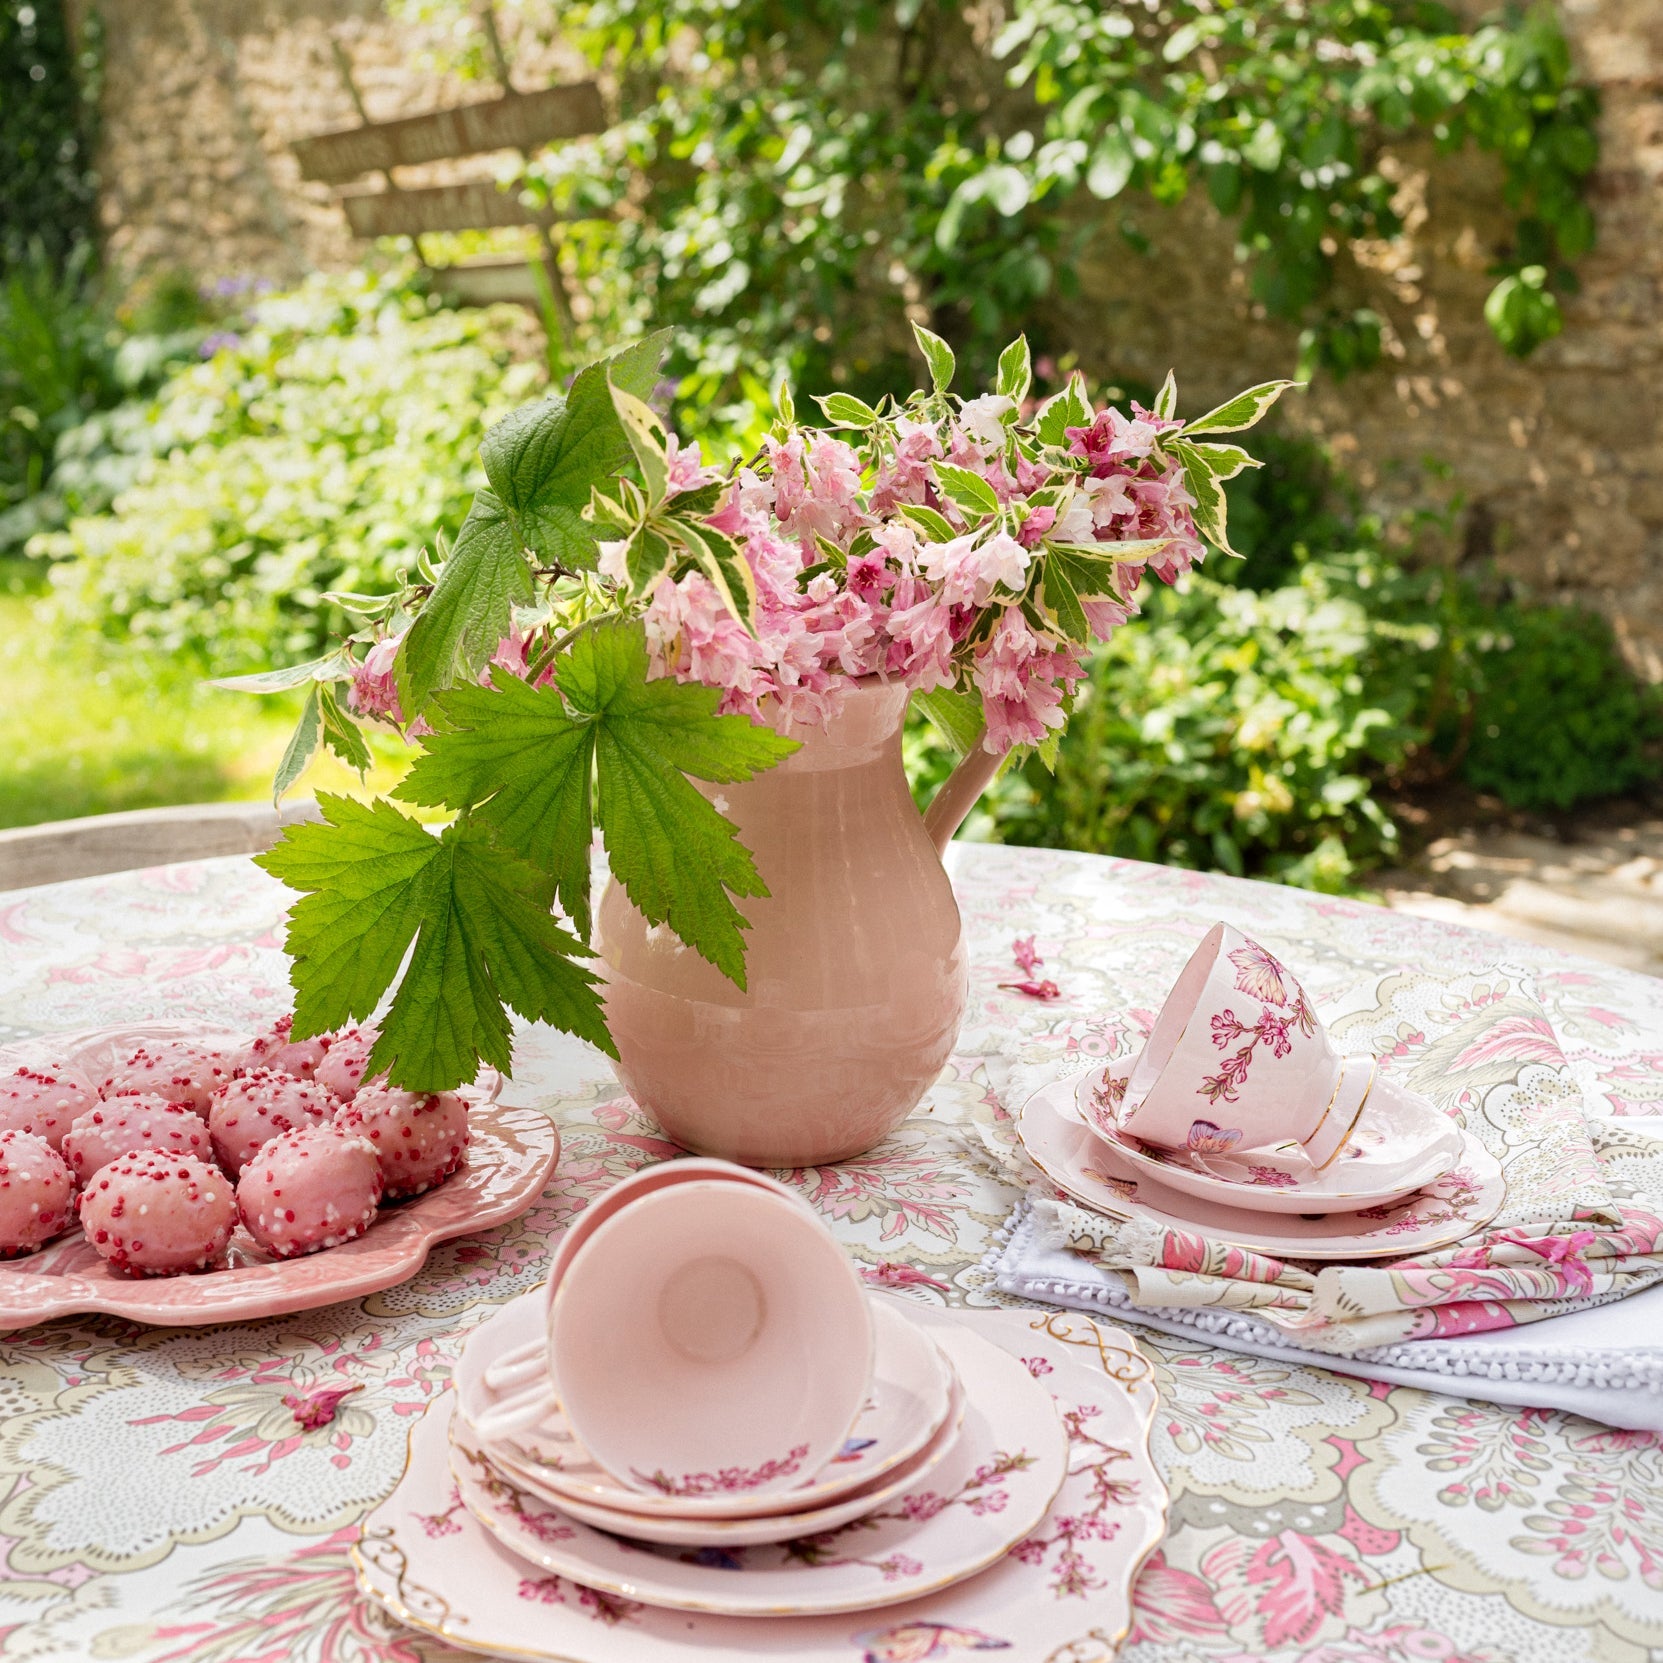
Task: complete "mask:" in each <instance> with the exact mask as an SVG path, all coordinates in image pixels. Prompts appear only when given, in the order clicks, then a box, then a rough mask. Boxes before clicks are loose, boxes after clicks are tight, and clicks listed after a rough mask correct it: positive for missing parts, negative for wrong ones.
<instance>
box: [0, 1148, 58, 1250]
mask: <svg viewBox="0 0 1663 1663" xmlns="http://www.w3.org/2000/svg"><path fill="white" fill-rule="evenodd" d="M74 1221H75V1179H74V1176H73V1175H72V1174H71V1172H70V1170H69V1167H68V1165H67V1164H66V1163H65V1161H64V1159H63V1157H62V1156H61V1155H60V1154H58V1152H57V1151H56V1150H55V1149H54V1148H53V1147H52V1146H51V1144H49V1143H48V1142H47V1141H46V1139H45V1138H43V1137H38V1136H36V1134H35V1133H33V1132H18V1131H10V1132H0V1258H5V1259H15V1258H16V1257H18V1255H19V1254H22V1253H33V1252H34V1251H35V1250H36V1249H37V1248H39V1247H43V1246H44V1245H45V1244H46V1243H47V1242H49V1241H51V1239H52V1238H53V1237H54V1236H58V1235H62V1234H63V1232H64V1231H65V1230H67V1229H68V1228H69V1227H70V1225H71V1224H72V1223H74Z"/></svg>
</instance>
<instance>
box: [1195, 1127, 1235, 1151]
mask: <svg viewBox="0 0 1663 1663" xmlns="http://www.w3.org/2000/svg"><path fill="white" fill-rule="evenodd" d="M1240 1142H1241V1131H1240V1129H1239V1128H1237V1127H1235V1126H1215V1125H1214V1124H1213V1123H1212V1121H1210V1120H1192V1121H1191V1122H1190V1135H1189V1138H1188V1142H1187V1147H1188V1148H1189V1151H1190V1153H1191V1154H1192V1155H1228V1154H1230V1153H1231V1152H1232V1151H1233V1150H1234V1149H1235V1147H1236V1145H1237V1144H1238V1143H1240Z"/></svg>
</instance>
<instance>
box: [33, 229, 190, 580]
mask: <svg viewBox="0 0 1663 1663" xmlns="http://www.w3.org/2000/svg"><path fill="white" fill-rule="evenodd" d="M178 290H179V285H178V284H177V282H175V281H171V280H170V282H168V283H166V284H152V285H150V287H149V290H148V292H147V293H146V294H145V295H144V296H142V297H140V298H139V299H138V300H137V303H136V304H135V305H133V306H131V307H128V308H123V309H120V310H117V309H113V308H112V307H111V306H110V304H109V302H108V300H107V298H106V295H105V292H104V291H105V285H104V283H103V281H102V280H101V279H100V277H99V275H98V273H97V271H96V270H95V268H94V264H93V259H92V249H91V245H90V244H87V243H82V244H81V245H79V247H77V248H76V249H75V250H74V251H73V252H72V253H71V254H70V256H69V258H68V259H67V260H66V261H65V262H64V263H63V264H62V265H61V266H57V265H54V264H53V262H52V261H51V259H49V258H48V256H47V254H46V252H45V250H44V249H43V248H42V247H40V246H39V245H37V246H36V247H35V248H34V249H33V250H32V251H31V252H30V254H29V255H28V256H27V257H26V258H25V259H23V260H21V261H19V262H17V263H16V264H14V265H13V266H12V268H11V270H10V271H8V272H7V273H6V275H5V276H4V278H0V555H6V554H9V553H12V552H14V551H17V550H19V549H21V548H22V546H23V544H24V543H25V542H27V541H28V539H29V538H30V537H31V536H33V535H34V534H35V533H36V532H38V531H44V530H50V529H53V528H56V527H58V526H61V525H62V524H63V523H64V522H65V520H66V519H67V517H68V515H69V513H70V511H71V510H73V509H76V508H86V509H97V508H102V507H105V506H106V505H107V504H108V502H109V500H110V498H111V496H112V495H113V494H114V489H115V487H116V485H117V484H118V483H125V482H126V479H127V477H128V474H129V473H130V471H131V470H130V469H129V470H127V471H126V472H123V471H121V470H120V469H118V470H117V471H116V472H115V473H114V474H113V475H112V474H111V473H110V472H109V470H107V469H101V468H99V467H97V466H95V465H94V464H95V462H98V461H102V460H103V458H105V457H107V456H108V455H109V454H110V453H111V451H112V446H111V445H110V444H109V442H108V434H109V432H112V431H114V430H115V428H117V427H119V425H120V422H119V419H115V418H112V421H113V422H114V426H110V425H109V424H106V423H100V422H97V421H95V420H94V418H95V417H96V416H97V415H98V413H100V412H104V411H108V410H111V409H112V407H114V406H116V405H118V404H120V403H122V402H123V401H124V400H128V399H132V398H134V397H136V396H138V395H141V394H144V393H147V392H154V391H155V389H156V388H157V387H159V386H160V385H161V383H162V382H163V380H165V379H166V377H167V376H168V375H170V374H172V373H174V372H175V371H177V370H179V369H180V368H182V367H183V366H184V365H185V364H187V363H189V362H191V361H192V360H193V359H194V358H195V357H196V353H197V347H198V344H199V343H200V342H201V340H202V336H203V325H204V321H205V315H204V311H203V308H202V305H201V303H200V301H199V300H198V299H197V296H196V293H195V290H194V289H193V288H187V289H185V291H184V293H183V294H182V295H181V294H180V293H179V292H178Z"/></svg>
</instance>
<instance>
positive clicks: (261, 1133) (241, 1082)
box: [208, 1067, 340, 1178]
mask: <svg viewBox="0 0 1663 1663" xmlns="http://www.w3.org/2000/svg"><path fill="white" fill-rule="evenodd" d="M339 1107H340V1105H339V1104H338V1103H337V1102H336V1101H335V1099H334V1097H333V1096H332V1095H331V1094H330V1093H329V1092H327V1091H325V1090H324V1089H323V1087H322V1086H320V1085H316V1084H314V1083H313V1082H312V1081H310V1080H305V1079H302V1078H300V1077H299V1076H298V1075H295V1074H289V1073H286V1072H284V1071H283V1070H282V1069H280V1068H276V1067H270V1068H256V1069H252V1070H250V1071H249V1072H248V1073H246V1074H240V1075H238V1076H237V1078H236V1079H234V1080H230V1081H228V1082H227V1083H226V1084H225V1085H223V1086H221V1087H220V1088H219V1090H218V1091H216V1092H215V1093H214V1101H213V1106H212V1107H211V1108H210V1109H209V1110H208V1132H209V1135H210V1136H211V1137H212V1139H213V1145H214V1158H215V1159H216V1160H217V1161H218V1162H219V1164H220V1165H221V1166H222V1167H224V1168H225V1170H226V1171H227V1172H229V1173H230V1174H231V1176H232V1177H233V1178H236V1177H239V1176H240V1175H241V1173H242V1169H243V1168H244V1166H246V1165H247V1164H248V1162H249V1161H250V1160H251V1159H252V1158H253V1156H254V1155H255V1154H256V1153H257V1152H258V1150H259V1149H260V1147H261V1146H262V1145H263V1144H266V1143H268V1142H270V1140H271V1139H272V1138H275V1137H282V1136H283V1135H284V1133H286V1132H299V1131H304V1130H305V1129H306V1128H307V1127H308V1126H324V1125H327V1124H328V1123H329V1122H330V1121H331V1120H333V1119H334V1117H335V1112H336V1110H337V1109H338V1108H339Z"/></svg>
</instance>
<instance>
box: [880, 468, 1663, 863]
mask: <svg viewBox="0 0 1663 1663" xmlns="http://www.w3.org/2000/svg"><path fill="white" fill-rule="evenodd" d="M1255 449H1256V450H1259V451H1261V452H1262V453H1263V454H1264V456H1265V458H1266V466H1265V467H1264V468H1263V469H1262V470H1261V471H1260V472H1258V473H1256V474H1252V475H1248V476H1245V477H1244V478H1243V479H1240V480H1237V481H1234V482H1232V485H1231V509H1230V523H1231V530H1232V533H1234V537H1233V540H1234V541H1235V542H1236V543H1237V544H1238V546H1240V547H1241V548H1243V550H1244V551H1245V554H1246V558H1245V559H1243V560H1241V561H1239V562H1237V561H1218V560H1214V561H1212V562H1210V563H1209V565H1208V567H1207V568H1206V569H1205V570H1198V571H1196V572H1195V573H1193V574H1192V575H1191V576H1190V578H1189V579H1188V580H1186V582H1185V583H1184V584H1183V585H1182V586H1181V587H1180V588H1179V589H1163V588H1160V587H1158V586H1155V585H1150V586H1149V588H1148V589H1147V590H1146V591H1145V595H1144V611H1143V613H1142V615H1141V616H1140V617H1139V618H1137V619H1136V620H1134V621H1133V622H1132V623H1130V624H1128V625H1127V626H1126V627H1125V628H1123V629H1121V630H1120V631H1119V632H1117V633H1116V634H1115V636H1114V637H1113V638H1112V639H1111V640H1110V641H1109V642H1108V644H1107V645H1106V646H1105V647H1103V648H1102V649H1101V650H1100V651H1099V652H1098V653H1097V654H1096V656H1095V657H1094V659H1093V661H1092V666H1091V675H1090V679H1089V681H1087V682H1085V683H1082V685H1081V689H1080V697H1079V702H1078V704H1077V706H1076V708H1075V711H1074V714H1073V717H1072V719H1071V721H1070V724H1069V728H1068V731H1067V734H1066V736H1065V737H1064V739H1063V742H1062V746H1061V750H1060V754H1059V755H1058V758H1057V765H1056V769H1055V772H1054V773H1048V772H1047V771H1046V770H1045V768H1044V766H1043V764H1042V763H1041V762H1040V761H1039V760H1038V759H1037V758H1034V757H1030V758H1028V759H1027V760H1026V761H1025V762H1023V763H1022V764H1021V766H1020V767H1019V768H1016V769H1013V770H1012V771H1010V772H1008V773H1006V774H1005V775H1004V776H1003V777H1002V778H1001V779H1000V780H999V782H998V783H997V784H996V785H995V787H994V788H993V790H992V791H991V792H989V793H988V795H987V796H986V797H985V798H984V800H983V803H982V806H981V807H980V809H979V810H978V811H977V813H976V814H975V815H974V816H973V818H972V820H971V822H970V824H969V826H968V828H967V830H968V834H969V835H971V836H973V837H978V838H982V839H987V840H992V841H999V842H1007V843H1024V844H1043V845H1048V846H1052V847H1057V848H1068V849H1082V850H1087V851H1090V852H1094V853H1099V854H1115V855H1126V856H1130V857H1133V858H1136V859H1140V860H1154V861H1160V862H1163V863H1165V864H1168V865H1175V866H1190V867H1203V868H1214V869H1217V870H1221V871H1225V872H1233V873H1236V874H1240V875H1249V876H1255V877H1268V878H1275V879H1279V880H1281V881H1283V882H1287V883H1295V884H1301V885H1303V886H1305V887H1307V888H1314V889H1321V890H1329V891H1334V890H1343V889H1347V888H1351V887H1353V886H1355V884H1356V883H1357V881H1358V880H1359V879H1360V878H1362V877H1363V876H1364V875H1365V874H1366V873H1367V872H1368V871H1369V870H1370V869H1372V868H1374V867H1376V866H1379V865H1381V864H1382V863H1384V862H1387V861H1390V860H1392V859H1393V858H1395V857H1396V855H1397V854H1398V852H1399V837H1398V831H1397V827H1396V826H1395V824H1394V823H1393V820H1392V817H1391V813H1390V810H1389V804H1390V800H1391V797H1392V795H1393V794H1394V793H1395V792H1396V791H1398V790H1399V789H1401V788H1402V787H1404V786H1405V785H1407V784H1409V783H1412V782H1426V781H1428V780H1432V779H1439V778H1449V777H1459V778H1462V779H1464V780H1465V781H1466V782H1467V783H1468V784H1470V785H1472V786H1473V787H1475V788H1476V789H1478V790H1481V791H1488V792H1493V793H1494V794H1495V795H1497V796H1499V797H1500V798H1501V799H1502V800H1503V801H1504V802H1506V803H1508V804H1509V805H1511V806H1513V807H1517V808H1536V809H1540V808H1568V807H1571V806H1573V805H1574V804H1576V803H1578V802H1584V801H1587V800H1589V799H1592V798H1598V797H1603V796H1609V795H1612V794H1614V793H1617V792H1622V791H1628V790H1632V789H1634V788H1635V787H1636V786H1643V785H1645V784H1647V783H1649V782H1651V781H1654V780H1656V779H1658V778H1659V777H1660V775H1663V763H1660V760H1659V751H1660V749H1663V697H1660V695H1659V694H1658V692H1657V691H1655V690H1654V689H1651V688H1648V687H1645V686H1643V685H1641V684H1640V683H1639V682H1638V681H1637V680H1636V678H1635V677H1634V675H1633V673H1632V672H1631V671H1630V670H1629V669H1628V667H1627V666H1626V665H1625V664H1624V662H1623V660H1622V657H1621V654H1620V653H1619V652H1618V650H1617V646H1616V643H1615V641H1614V639H1613V637H1612V634H1611V629H1610V626H1609V625H1608V624H1607V623H1606V622H1605V621H1604V620H1603V619H1602V618H1600V617H1598V616H1597V615H1595V614H1592V613H1588V612H1585V611H1582V610H1580V609H1577V608H1573V607H1562V606H1537V607H1532V606H1527V605H1523V604H1520V603H1519V602H1516V601H1509V602H1497V601H1496V600H1494V599H1492V598H1490V597H1489V595H1488V594H1487V591H1486V588H1485V587H1484V586H1481V585H1480V584H1478V583H1477V582H1475V581H1474V580H1473V579H1471V578H1470V577H1467V576H1463V575H1461V574H1458V573H1454V572H1451V571H1448V570H1446V569H1444V568H1441V567H1436V566H1433V567H1428V568H1422V569H1408V568H1405V567H1404V566H1403V565H1402V564H1401V563H1400V562H1399V561H1398V560H1397V559H1396V558H1395V557H1394V556H1393V555H1392V554H1391V553H1390V552H1389V550H1388V549H1387V546H1386V542H1385V539H1384V538H1383V537H1382V535H1381V531H1380V528H1379V527H1378V525H1376V524H1375V523H1373V522H1372V521H1370V520H1368V519H1367V518H1360V517H1359V516H1358V515H1357V513H1356V510H1355V506H1354V504H1353V503H1351V501H1350V499H1349V492H1348V488H1347V486H1346V484H1345V482H1344V480H1343V479H1339V478H1337V477H1336V476H1335V475H1334V474H1333V473H1332V471H1331V470H1330V468H1329V466H1328V464H1327V462H1326V460H1325V458H1324V457H1323V455H1322V453H1321V452H1320V450H1318V449H1317V447H1315V446H1313V445H1312V444H1310V443H1309V442H1308V441H1301V440H1295V439H1287V438H1281V439H1276V438H1272V437H1270V436H1266V437H1265V438H1263V439H1260V440H1258V441H1257V442H1256V444H1255ZM907 759H908V766H909V768H910V770H911V772H912V775H913V779H914V783H915V786H916V788H917V790H918V793H919V796H920V798H923V797H925V796H927V794H928V793H929V791H931V790H932V789H933V788H934V787H935V786H936V785H937V784H939V782H940V780H941V779H943V778H944V777H945V775H946V773H947V771H948V769H949V767H950V766H951V762H952V758H951V754H950V752H949V751H948V749H947V747H946V745H945V744H944V743H943V742H942V741H941V740H940V739H939V738H938V737H937V736H936V735H935V733H934V730H933V729H930V728H929V727H928V726H927V725H925V724H924V723H923V722H922V721H916V720H915V721H914V722H913V724H912V725H911V726H910V727H909V730H908V734H907Z"/></svg>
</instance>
